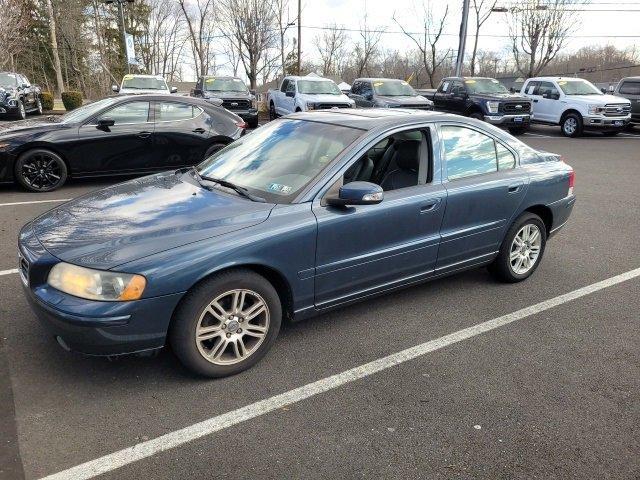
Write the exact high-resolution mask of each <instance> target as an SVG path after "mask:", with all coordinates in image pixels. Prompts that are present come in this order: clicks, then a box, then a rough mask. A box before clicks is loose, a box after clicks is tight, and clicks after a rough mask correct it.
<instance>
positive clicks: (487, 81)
mask: <svg viewBox="0 0 640 480" xmlns="http://www.w3.org/2000/svg"><path fill="white" fill-rule="evenodd" d="M430 99H431V100H433V104H434V107H435V109H436V110H440V111H442V112H450V113H457V114H459V115H464V116H466V117H471V118H476V119H478V120H484V121H485V122H489V123H491V124H493V125H500V126H501V127H507V128H508V129H509V131H510V132H511V133H512V134H514V135H521V134H522V133H524V132H525V131H526V130H527V129H528V128H529V120H530V111H531V101H530V100H528V99H527V98H525V97H523V96H522V95H520V94H513V93H510V92H509V90H507V88H506V87H505V86H504V85H502V84H501V83H500V82H499V81H498V80H496V79H495V78H483V77H447V78H443V79H442V81H441V82H440V85H439V86H438V88H437V89H436V91H435V93H434V94H433V96H432V97H430Z"/></svg>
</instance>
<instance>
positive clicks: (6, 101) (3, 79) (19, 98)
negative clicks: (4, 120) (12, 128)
mask: <svg viewBox="0 0 640 480" xmlns="http://www.w3.org/2000/svg"><path fill="white" fill-rule="evenodd" d="M40 93H41V92H40V87H38V86H37V85H31V82H29V80H27V77H25V76H24V75H21V74H19V73H15V72H0V114H2V115H11V116H14V117H15V118H18V119H19V120H24V119H25V118H26V117H27V113H35V114H36V115H41V114H42V100H41V98H40Z"/></svg>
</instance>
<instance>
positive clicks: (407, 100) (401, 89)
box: [349, 78, 433, 110]
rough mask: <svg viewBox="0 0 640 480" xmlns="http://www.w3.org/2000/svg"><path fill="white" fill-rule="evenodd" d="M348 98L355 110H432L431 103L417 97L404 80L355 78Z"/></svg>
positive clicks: (421, 97) (420, 96)
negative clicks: (353, 103)
mask: <svg viewBox="0 0 640 480" xmlns="http://www.w3.org/2000/svg"><path fill="white" fill-rule="evenodd" d="M349 98H351V99H352V100H353V101H355V102H356V108H372V107H382V108H418V109H420V110H433V102H432V101H431V100H428V99H426V98H425V97H423V96H422V95H419V94H418V93H417V92H416V91H415V90H414V89H413V87H412V86H411V85H409V84H408V83H407V82H405V81H404V80H395V79H392V78H356V80H355V81H354V82H353V85H352V86H351V92H350V93H349Z"/></svg>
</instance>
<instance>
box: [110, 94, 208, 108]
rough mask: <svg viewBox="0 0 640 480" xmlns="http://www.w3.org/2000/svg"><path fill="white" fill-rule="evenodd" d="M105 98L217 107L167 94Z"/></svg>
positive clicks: (197, 100) (196, 99) (198, 99)
mask: <svg viewBox="0 0 640 480" xmlns="http://www.w3.org/2000/svg"><path fill="white" fill-rule="evenodd" d="M107 98H115V99H117V100H120V101H123V102H124V101H125V100H127V99H130V98H135V99H136V100H141V99H142V100H157V101H161V102H171V101H174V102H182V103H189V104H192V105H199V106H208V107H217V105H215V104H213V103H211V102H208V101H206V100H205V99H203V98H198V97H187V96H183V95H175V94H173V95H169V94H168V93H127V94H126V95H111V96H109V97H107Z"/></svg>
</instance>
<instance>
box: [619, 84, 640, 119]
mask: <svg viewBox="0 0 640 480" xmlns="http://www.w3.org/2000/svg"><path fill="white" fill-rule="evenodd" d="M613 94H614V95H617V96H618V97H622V98H626V99H627V100H629V102H631V120H630V125H632V126H633V125H640V77H627V78H623V79H622V80H620V82H618V85H616V87H615V89H614V91H613Z"/></svg>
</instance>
